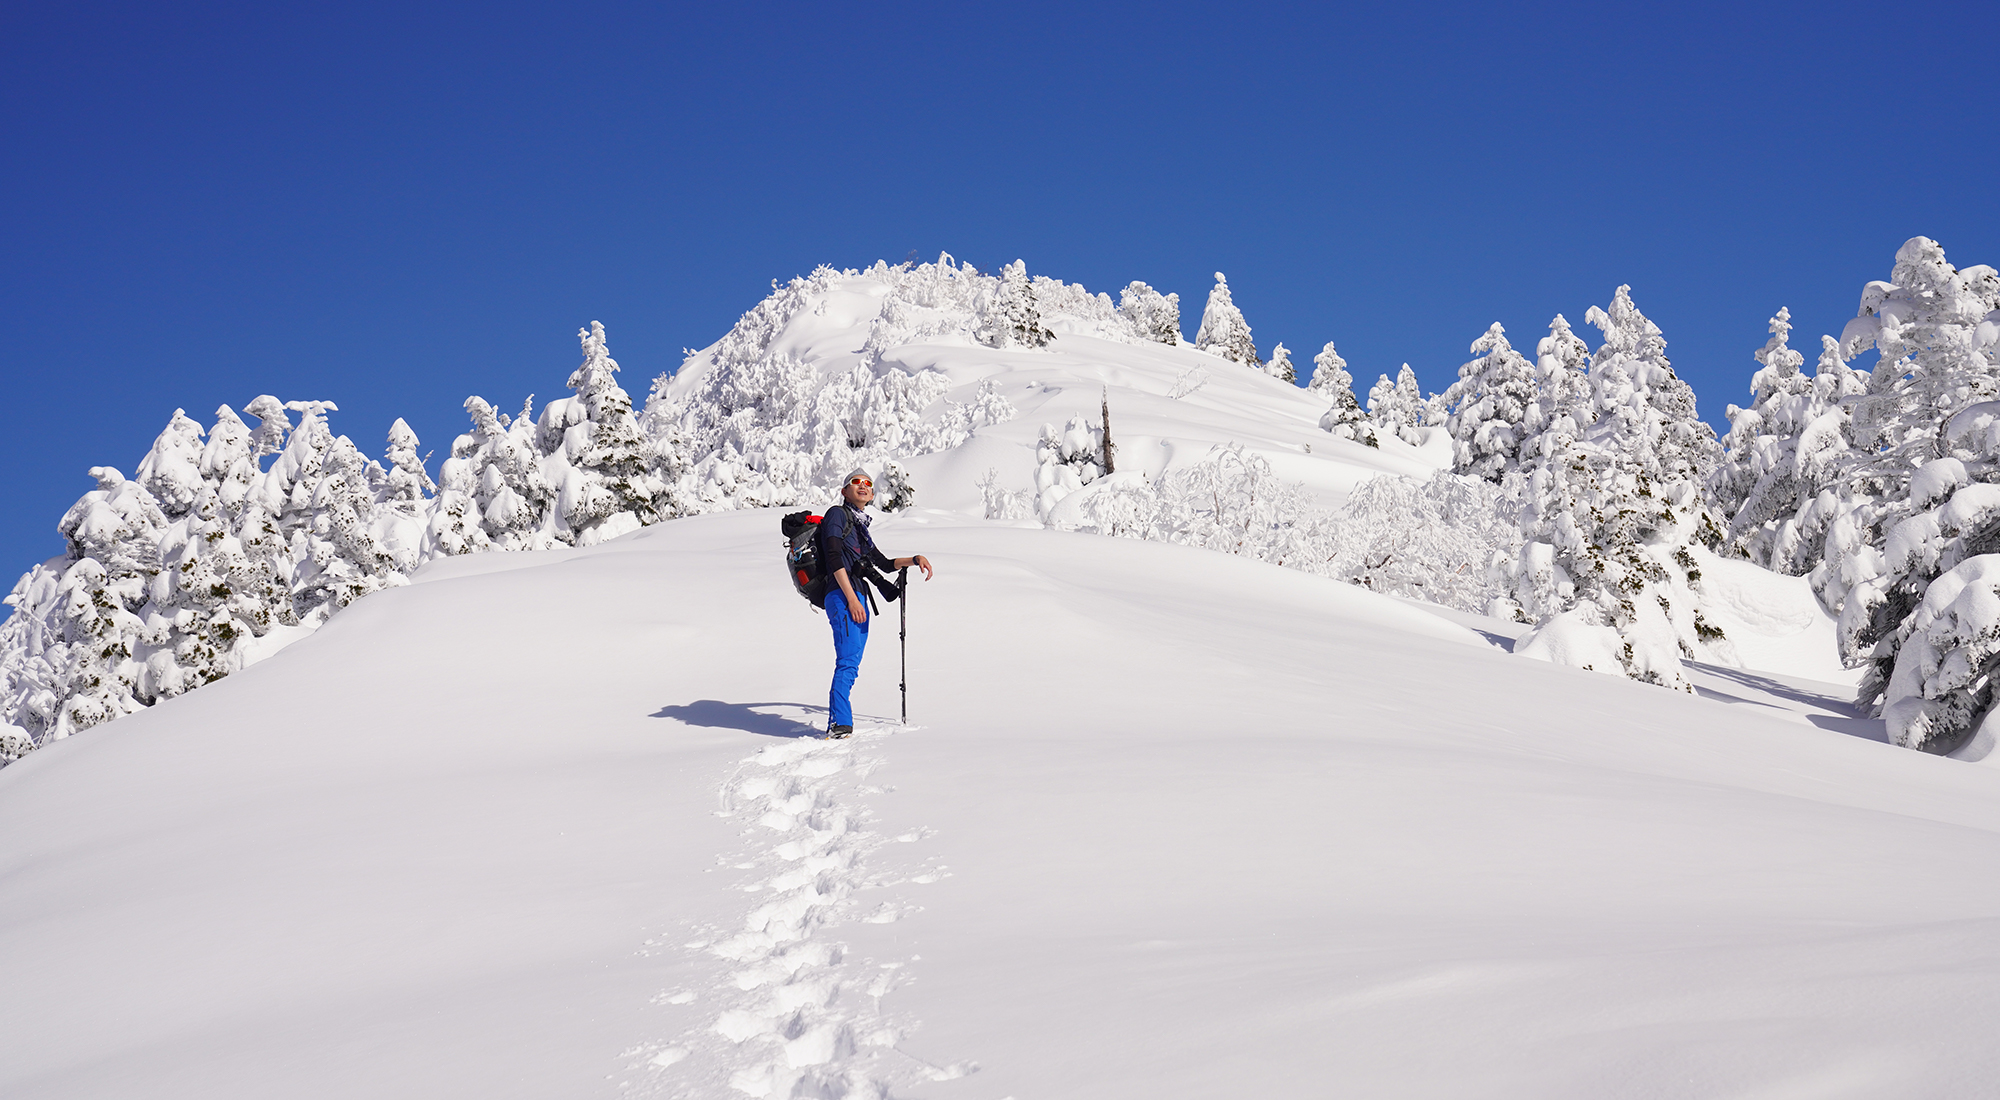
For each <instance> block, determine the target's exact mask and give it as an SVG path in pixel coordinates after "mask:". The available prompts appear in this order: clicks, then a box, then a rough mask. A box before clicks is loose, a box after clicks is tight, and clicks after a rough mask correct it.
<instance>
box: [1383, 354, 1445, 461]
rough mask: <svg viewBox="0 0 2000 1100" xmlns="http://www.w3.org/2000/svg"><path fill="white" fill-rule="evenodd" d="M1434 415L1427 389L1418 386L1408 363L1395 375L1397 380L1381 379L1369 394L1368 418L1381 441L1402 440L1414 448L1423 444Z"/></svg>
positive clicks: (1414, 372) (1387, 377)
mask: <svg viewBox="0 0 2000 1100" xmlns="http://www.w3.org/2000/svg"><path fill="white" fill-rule="evenodd" d="M1433 416H1434V409H1433V406H1432V402H1430V401H1429V400H1427V399H1426V398H1425V397H1424V390H1423V387H1422V386H1421V385H1419V384H1418V383H1417V372H1416V371H1413V370H1411V369H1410V365H1409V364H1408V363H1404V364H1403V368H1402V369H1401V370H1399V371H1397V372H1396V377H1395V380H1393V381H1391V380H1390V378H1389V376H1388V375H1386V374H1385V375H1383V376H1382V377H1381V378H1380V379H1378V380H1377V381H1376V383H1375V385H1374V387H1373V388H1371V389H1370V390H1369V391H1368V419H1369V420H1370V421H1372V422H1373V423H1374V426H1375V431H1376V435H1377V437H1378V438H1381V437H1390V438H1395V439H1400V440H1402V441H1403V442H1405V443H1408V444H1409V445H1410V446H1412V447H1417V446H1421V445H1422V444H1423V442H1424V427H1425V425H1427V424H1429V423H1431V421H1432V418H1433Z"/></svg>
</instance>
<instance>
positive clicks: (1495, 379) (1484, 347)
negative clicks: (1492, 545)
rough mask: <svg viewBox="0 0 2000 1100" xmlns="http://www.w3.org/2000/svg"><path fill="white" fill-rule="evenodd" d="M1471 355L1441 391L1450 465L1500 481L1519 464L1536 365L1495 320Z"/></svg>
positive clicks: (1535, 393) (1536, 388) (1535, 388)
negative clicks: (1450, 450)
mask: <svg viewBox="0 0 2000 1100" xmlns="http://www.w3.org/2000/svg"><path fill="white" fill-rule="evenodd" d="M1472 354H1473V355H1474V356H1476V357H1477V358H1475V359H1473V360H1472V361H1471V362H1469V363H1467V364H1465V365H1464V366H1462V367H1460V368H1458V381H1456V382H1454V383H1452V385H1451V386H1450V388H1448V389H1446V390H1445V392H1444V402H1445V404H1446V405H1447V406H1448V407H1449V408H1450V409H1451V412H1450V414H1449V416H1448V417H1447V418H1446V420H1445V430H1446V431H1448V432H1449V433H1450V434H1451V438H1452V469H1453V470H1454V471H1455V472H1457V473H1460V474H1466V475H1469V476H1471V477H1478V478H1484V479H1485V480H1487V481H1492V482H1500V481H1503V480H1505V478H1506V476H1507V475H1508V474H1511V473H1513V472H1515V471H1516V470H1518V469H1519V468H1520V465H1521V463H1520V452H1521V443H1522V441H1523V439H1524V437H1525V436H1526V435H1527V433H1528V431H1529V416H1530V413H1531V411H1532V410H1533V409H1534V407H1535V402H1536V399H1537V398H1538V397H1539V396H1540V390H1541V386H1540V380H1539V379H1538V378H1537V369H1536V365H1535V364H1533V363H1530V362H1528V360H1527V358H1526V357H1525V356H1523V355H1522V354H1521V353H1520V352H1518V351H1515V350H1514V346H1513V345H1512V344H1510V343H1508V342H1507V333H1506V330H1505V329H1503V328H1501V327H1500V323H1499V322H1498V321H1495V322H1494V323H1493V324H1492V326H1491V327H1489V328H1488V329H1487V330H1486V334H1485V335H1483V336H1481V337H1480V338H1479V339H1477V340H1475V341H1473V343H1472Z"/></svg>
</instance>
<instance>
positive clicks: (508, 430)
mask: <svg viewBox="0 0 2000 1100" xmlns="http://www.w3.org/2000/svg"><path fill="white" fill-rule="evenodd" d="M534 400H535V399H534V397H533V395H530V396H529V397H528V399H527V401H525V402H523V403H522V406H521V414H520V415H519V416H517V417H514V418H513V419H512V420H511V421H510V420H509V419H508V418H507V416H506V415H505V414H504V413H496V412H494V411H493V406H491V405H489V404H487V403H486V400H485V399H484V398H481V397H479V396H477V395H475V396H472V397H468V398H466V399H465V411H466V415H468V416H470V417H471V418H472V431H470V432H468V433H466V434H465V435H461V436H459V437H458V438H457V439H456V440H454V441H453V442H452V445H451V457H450V458H449V459H446V460H445V463H444V465H443V466H442V467H441V468H440V469H439V471H438V476H439V481H440V485H441V488H440V489H439V494H438V504H437V507H436V511H435V515H434V519H433V537H434V539H435V540H436V541H437V544H438V546H439V549H440V550H441V552H443V553H447V554H463V553H471V552H475V551H478V550H483V549H486V548H488V547H491V548H493V549H497V550H546V549H548V548H549V547H552V546H556V545H558V544H559V541H560V540H558V539H557V537H556V533H555V531H556V517H557V512H556V485H554V484H553V483H552V482H551V481H550V479H549V477H548V474H547V472H546V471H545V470H544V469H543V468H542V454H541V451H540V449H539V448H538V447H537V446H536V439H535V436H536V432H535V428H534V419H533V411H534Z"/></svg>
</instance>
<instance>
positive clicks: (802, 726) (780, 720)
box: [651, 699, 826, 737]
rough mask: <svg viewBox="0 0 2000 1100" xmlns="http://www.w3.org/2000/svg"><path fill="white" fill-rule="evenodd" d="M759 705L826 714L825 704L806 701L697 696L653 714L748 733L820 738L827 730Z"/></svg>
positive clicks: (766, 735)
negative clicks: (747, 700) (733, 700)
mask: <svg viewBox="0 0 2000 1100" xmlns="http://www.w3.org/2000/svg"><path fill="white" fill-rule="evenodd" d="M759 707H783V708H785V709H787V710H801V711H812V712H817V713H820V714H824V713H826V708H825V707H814V706H807V705H806V704H804V703H725V702H723V701H722V700H720V699H697V700H695V701H694V702H692V703H683V704H681V705H679V706H666V707H661V708H660V709H659V710H656V711H654V712H653V713H652V715H651V717H653V718H671V719H673V720H674V721H676V722H680V723H682V724H684V725H689V726H708V727H710V728H713V729H729V730H742V731H743V732H745V733H755V734H761V735H762V736H765V737H818V736H820V735H821V734H823V733H824V732H825V731H824V730H822V729H820V728H819V727H817V726H813V725H810V724H808V723H806V722H801V721H799V720H798V719H796V718H787V717H785V716H784V715H782V714H765V713H763V712H762V711H760V710H758V709H757V708H759Z"/></svg>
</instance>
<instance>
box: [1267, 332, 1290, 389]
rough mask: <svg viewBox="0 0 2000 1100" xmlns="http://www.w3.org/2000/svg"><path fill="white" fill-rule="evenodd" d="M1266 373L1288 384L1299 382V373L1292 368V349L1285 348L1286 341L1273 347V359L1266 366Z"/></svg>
mask: <svg viewBox="0 0 2000 1100" xmlns="http://www.w3.org/2000/svg"><path fill="white" fill-rule="evenodd" d="M1264 373H1265V374H1268V375H1270V376H1271V377H1273V378H1275V379H1277V380H1278V381H1280V382H1284V383H1287V384H1295V383H1297V382H1298V373H1297V371H1296V370H1294V368H1293V367H1292V353H1291V349H1289V348H1287V347H1285V344H1284V341H1282V340H1281V341H1279V342H1278V343H1277V345H1276V346H1274V347H1272V349H1271V359H1270V361H1269V362H1267V363H1265V364H1264Z"/></svg>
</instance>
